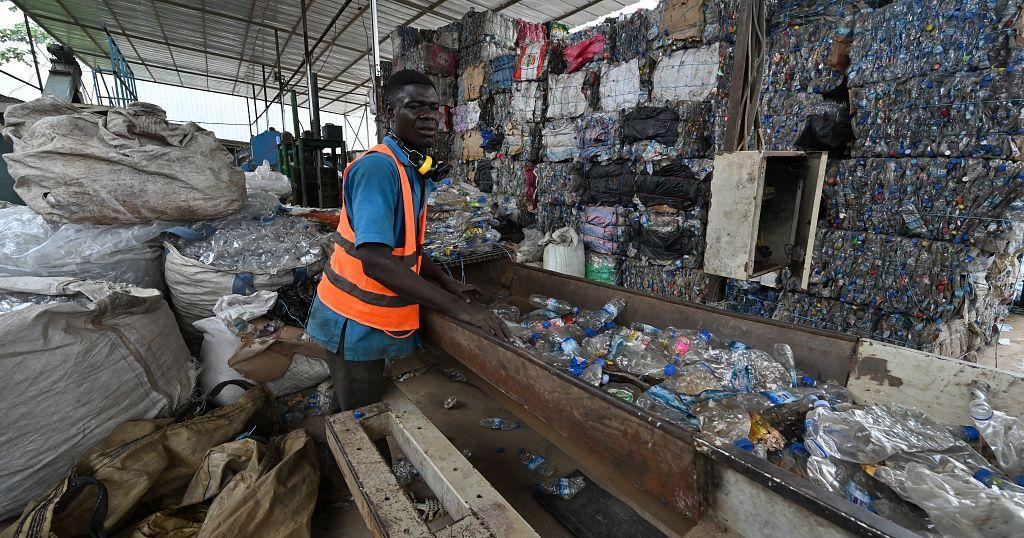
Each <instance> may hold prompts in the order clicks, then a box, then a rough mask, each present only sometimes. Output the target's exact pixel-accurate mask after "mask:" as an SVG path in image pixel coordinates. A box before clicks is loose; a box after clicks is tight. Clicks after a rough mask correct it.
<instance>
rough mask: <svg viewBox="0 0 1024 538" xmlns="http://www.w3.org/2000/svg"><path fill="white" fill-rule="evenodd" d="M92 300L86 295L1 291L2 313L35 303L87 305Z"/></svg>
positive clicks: (0, 311) (0, 310) (0, 312)
mask: <svg viewBox="0 0 1024 538" xmlns="http://www.w3.org/2000/svg"><path fill="white" fill-rule="evenodd" d="M90 302H91V301H90V300H89V298H88V297H86V296H84V295H68V296H65V295H37V294H34V293H21V292H14V291H9V292H0V314H4V313H7V312H14V311H17V310H21V309H22V308H28V307H30V306H33V305H48V304H58V303H74V304H80V305H87V304H89V303H90Z"/></svg>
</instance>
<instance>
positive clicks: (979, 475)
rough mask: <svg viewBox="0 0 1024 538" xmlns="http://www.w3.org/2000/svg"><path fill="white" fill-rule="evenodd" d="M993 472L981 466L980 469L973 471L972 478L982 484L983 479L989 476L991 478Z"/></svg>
mask: <svg viewBox="0 0 1024 538" xmlns="http://www.w3.org/2000/svg"><path fill="white" fill-rule="evenodd" d="M993 474H995V473H993V472H992V471H990V470H988V469H985V468H984V467H983V468H981V469H978V470H977V471H976V472H975V473H974V479H975V480H977V481H978V482H981V483H982V484H984V483H985V481H986V480H988V479H989V478H991V477H992V475H993Z"/></svg>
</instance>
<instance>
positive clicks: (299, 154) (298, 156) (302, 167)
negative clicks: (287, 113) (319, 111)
mask: <svg viewBox="0 0 1024 538" xmlns="http://www.w3.org/2000/svg"><path fill="white" fill-rule="evenodd" d="M292 124H293V125H294V126H295V168H298V169H299V175H298V179H299V188H298V191H299V193H300V194H301V197H302V200H301V201H300V202H299V203H300V204H302V206H303V207H309V195H308V194H307V193H306V155H305V154H304V152H303V148H302V125H301V124H300V123H299V105H298V99H297V98H296V96H295V90H292Z"/></svg>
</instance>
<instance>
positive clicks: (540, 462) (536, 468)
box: [519, 448, 555, 478]
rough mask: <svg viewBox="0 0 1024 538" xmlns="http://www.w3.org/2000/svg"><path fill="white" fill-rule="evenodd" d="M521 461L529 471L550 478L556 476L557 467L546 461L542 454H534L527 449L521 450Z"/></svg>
mask: <svg viewBox="0 0 1024 538" xmlns="http://www.w3.org/2000/svg"><path fill="white" fill-rule="evenodd" d="M519 461H521V462H523V465H525V466H526V468H527V469H529V470H531V471H533V472H535V473H537V474H539V475H541V476H543V477H544V478H548V477H550V476H551V475H553V474H555V466H554V465H551V462H549V461H548V460H546V459H544V456H541V455H540V454H534V453H532V452H530V451H528V450H526V449H523V448H520V449H519Z"/></svg>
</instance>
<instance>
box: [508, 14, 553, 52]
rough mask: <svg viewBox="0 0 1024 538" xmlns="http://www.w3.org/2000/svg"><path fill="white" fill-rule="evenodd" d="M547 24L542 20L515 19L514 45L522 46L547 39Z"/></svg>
mask: <svg viewBox="0 0 1024 538" xmlns="http://www.w3.org/2000/svg"><path fill="white" fill-rule="evenodd" d="M547 39H548V29H547V25H545V24H544V23H542V22H530V21H524V20H522V19H517V20H516V45H518V46H523V45H529V44H532V43H541V42H544V41H547Z"/></svg>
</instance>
